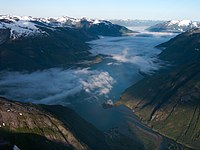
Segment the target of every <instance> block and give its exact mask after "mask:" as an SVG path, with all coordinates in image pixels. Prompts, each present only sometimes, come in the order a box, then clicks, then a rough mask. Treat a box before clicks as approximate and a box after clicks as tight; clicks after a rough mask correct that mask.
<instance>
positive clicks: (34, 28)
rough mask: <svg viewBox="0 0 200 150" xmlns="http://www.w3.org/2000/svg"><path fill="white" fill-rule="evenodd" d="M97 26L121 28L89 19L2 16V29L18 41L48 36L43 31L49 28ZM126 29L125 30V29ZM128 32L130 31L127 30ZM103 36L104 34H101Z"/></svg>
mask: <svg viewBox="0 0 200 150" xmlns="http://www.w3.org/2000/svg"><path fill="white" fill-rule="evenodd" d="M96 26H99V27H100V26H104V28H106V27H107V29H108V28H110V29H111V28H113V27H114V28H116V27H117V28H121V27H119V26H118V25H114V24H112V23H111V22H109V21H106V20H98V19H88V18H81V19H79V18H71V17H66V16H65V17H57V18H34V17H31V16H23V17H21V16H9V15H5V16H4V15H1V16H0V29H9V30H10V38H11V39H17V38H19V37H27V36H33V35H38V34H47V33H46V32H45V30H44V29H43V28H44V27H45V28H48V29H51V30H55V29H56V28H59V27H63V28H79V29H80V28H87V29H89V28H96ZM124 29H125V28H124ZM127 31H128V30H127ZM100 34H102V33H100Z"/></svg>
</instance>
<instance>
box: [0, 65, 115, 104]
mask: <svg viewBox="0 0 200 150" xmlns="http://www.w3.org/2000/svg"><path fill="white" fill-rule="evenodd" d="M114 83H115V81H114V79H113V78H112V77H111V76H110V75H109V73H108V72H103V71H92V70H89V68H86V69H68V70H63V69H59V68H54V69H48V70H44V71H37V72H33V73H19V72H2V73H1V78H0V86H1V89H0V93H1V94H0V95H2V96H6V97H8V98H12V99H16V100H22V101H31V102H35V103H45V104H54V103H60V102H61V101H62V100H63V99H65V98H66V97H69V96H73V95H75V94H78V93H79V92H86V93H89V94H94V93H95V95H96V96H98V95H107V94H109V92H110V91H111V89H112V85H113V84H114Z"/></svg>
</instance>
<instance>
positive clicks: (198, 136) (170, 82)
mask: <svg viewBox="0 0 200 150" xmlns="http://www.w3.org/2000/svg"><path fill="white" fill-rule="evenodd" d="M199 40H200V34H199V29H196V30H191V31H188V32H186V33H184V34H182V35H179V36H177V37H175V38H174V39H172V40H170V41H169V42H167V43H164V44H161V45H160V46H161V47H165V50H164V51H163V52H162V53H161V55H160V58H162V59H164V60H166V61H169V62H171V63H173V65H176V66H173V67H171V68H168V69H167V70H166V71H164V72H162V73H157V74H154V75H153V76H151V77H147V78H145V79H143V80H142V81H140V82H139V83H137V84H135V85H133V86H131V87H130V88H128V89H127V90H126V91H125V92H124V94H123V95H122V97H121V99H120V101H118V102H117V104H118V105H120V104H124V105H126V106H127V107H129V108H131V109H132V110H134V112H135V114H136V115H138V116H139V117H140V118H141V120H142V121H143V122H144V123H146V124H147V125H149V126H150V127H152V128H153V129H154V130H156V131H158V132H159V133H161V134H163V135H165V136H167V137H169V138H172V139H174V140H175V141H177V142H179V143H182V144H184V145H186V146H188V147H192V148H195V149H198V148H199V147H200V144H199V143H200V120H199V117H200V105H199V104H200V94H199V93H200V61H199V60H200V57H199V51H198V50H197V49H198V48H199V46H200V45H199Z"/></svg>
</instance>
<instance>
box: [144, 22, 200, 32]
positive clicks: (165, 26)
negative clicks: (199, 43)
mask: <svg viewBox="0 0 200 150" xmlns="http://www.w3.org/2000/svg"><path fill="white" fill-rule="evenodd" d="M198 27H200V23H199V22H193V21H191V20H171V21H167V22H163V23H159V24H156V25H154V26H151V27H150V28H148V30H149V31H153V32H185V31H187V30H190V29H193V28H198Z"/></svg>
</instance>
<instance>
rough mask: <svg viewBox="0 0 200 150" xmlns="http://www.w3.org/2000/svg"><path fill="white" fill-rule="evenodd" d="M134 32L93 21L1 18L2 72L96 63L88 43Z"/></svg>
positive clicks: (0, 66) (0, 48) (103, 22)
mask: <svg viewBox="0 0 200 150" xmlns="http://www.w3.org/2000/svg"><path fill="white" fill-rule="evenodd" d="M130 32H132V31H130V30H128V29H127V28H125V27H122V26H119V25H114V24H112V23H110V22H107V21H101V20H91V19H85V18H83V19H74V18H69V17H63V18H32V17H14V16H0V33H1V34H0V70H5V69H10V70H29V71H32V70H37V69H44V68H51V67H62V66H64V67H67V66H69V65H72V64H76V63H80V62H82V61H84V60H93V61H95V59H96V58H97V57H95V56H91V55H90V52H89V51H88V50H89V49H90V47H89V46H88V44H86V43H85V42H86V41H89V40H92V39H97V38H98V36H99V35H106V36H121V35H123V34H126V33H130Z"/></svg>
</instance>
